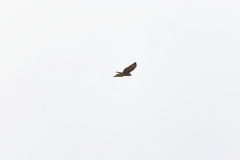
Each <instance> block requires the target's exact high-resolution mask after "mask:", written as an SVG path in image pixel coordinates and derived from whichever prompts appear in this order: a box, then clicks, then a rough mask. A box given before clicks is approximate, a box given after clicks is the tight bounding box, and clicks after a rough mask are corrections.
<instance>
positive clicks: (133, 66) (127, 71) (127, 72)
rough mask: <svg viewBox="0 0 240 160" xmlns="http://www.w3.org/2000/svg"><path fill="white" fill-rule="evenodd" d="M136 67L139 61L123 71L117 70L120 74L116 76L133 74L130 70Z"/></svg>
mask: <svg viewBox="0 0 240 160" xmlns="http://www.w3.org/2000/svg"><path fill="white" fill-rule="evenodd" d="M136 67H137V63H136V62H135V63H133V64H131V65H130V66H128V67H127V68H125V69H124V70H123V72H116V73H118V74H116V75H115V76H114V77H123V76H132V75H131V74H130V72H132V71H133V70H134V69H135V68H136Z"/></svg>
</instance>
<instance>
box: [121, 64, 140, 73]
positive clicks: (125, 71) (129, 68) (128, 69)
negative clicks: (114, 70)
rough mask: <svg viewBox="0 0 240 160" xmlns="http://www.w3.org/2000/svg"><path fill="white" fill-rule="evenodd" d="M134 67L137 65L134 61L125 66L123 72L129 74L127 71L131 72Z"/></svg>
mask: <svg viewBox="0 0 240 160" xmlns="http://www.w3.org/2000/svg"><path fill="white" fill-rule="evenodd" d="M136 67H137V63H136V62H135V63H133V64H131V65H130V66H128V67H127V68H125V69H124V70H123V73H124V74H129V73H130V72H132V71H133V70H134V69H135V68H136Z"/></svg>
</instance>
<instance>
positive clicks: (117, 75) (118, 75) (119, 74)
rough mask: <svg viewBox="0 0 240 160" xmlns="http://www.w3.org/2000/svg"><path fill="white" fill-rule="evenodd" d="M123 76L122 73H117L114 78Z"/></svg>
mask: <svg viewBox="0 0 240 160" xmlns="http://www.w3.org/2000/svg"><path fill="white" fill-rule="evenodd" d="M123 76H125V75H124V74H122V73H118V74H116V75H115V76H114V77H123Z"/></svg>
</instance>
